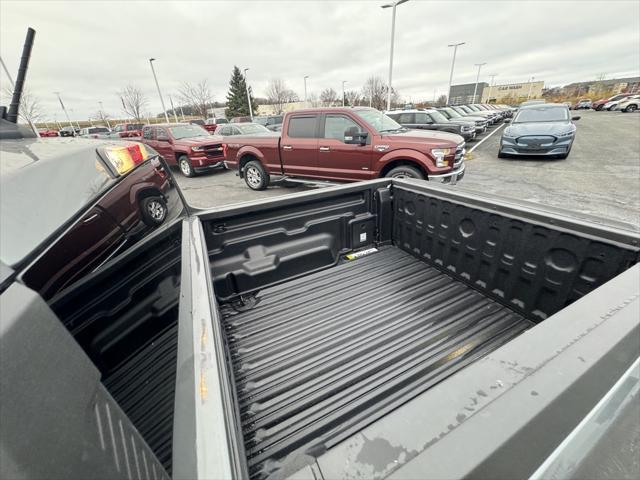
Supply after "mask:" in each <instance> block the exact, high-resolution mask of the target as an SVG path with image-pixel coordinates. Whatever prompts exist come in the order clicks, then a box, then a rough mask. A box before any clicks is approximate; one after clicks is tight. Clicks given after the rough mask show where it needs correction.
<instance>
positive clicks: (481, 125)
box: [436, 107, 489, 135]
mask: <svg viewBox="0 0 640 480" xmlns="http://www.w3.org/2000/svg"><path fill="white" fill-rule="evenodd" d="M436 110H438V111H439V112H440V113H442V114H443V115H444V116H445V117H446V118H447V119H449V120H453V121H457V120H466V121H470V122H473V123H474V124H475V127H476V135H479V134H481V133H484V132H486V131H487V126H488V125H489V119H488V118H487V117H484V116H474V115H462V114H460V113H458V112H457V111H456V110H454V109H453V108H452V107H440V108H437V109H436Z"/></svg>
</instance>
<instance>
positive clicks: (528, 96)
mask: <svg viewBox="0 0 640 480" xmlns="http://www.w3.org/2000/svg"><path fill="white" fill-rule="evenodd" d="M535 78H536V77H531V78H530V79H529V93H528V94H527V100H529V98H530V97H531V87H533V83H531V82H533V80H534V79H535Z"/></svg>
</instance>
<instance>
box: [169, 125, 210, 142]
mask: <svg viewBox="0 0 640 480" xmlns="http://www.w3.org/2000/svg"><path fill="white" fill-rule="evenodd" d="M169 130H170V131H171V135H173V138H175V139H176V140H180V139H182V138H193V137H208V136H209V132H207V131H206V130H205V129H204V128H202V127H201V126H200V125H178V126H177V127H171V128H169Z"/></svg>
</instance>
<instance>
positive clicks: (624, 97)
mask: <svg viewBox="0 0 640 480" xmlns="http://www.w3.org/2000/svg"><path fill="white" fill-rule="evenodd" d="M569 106H570V108H572V109H573V110H591V109H593V110H595V111H597V112H601V111H603V110H608V111H612V110H619V111H621V112H625V113H626V112H635V111H637V110H638V109H639V108H640V95H638V94H633V93H619V94H618V95H614V96H612V97H608V98H601V99H600V100H596V101H595V102H593V101H591V100H590V99H588V98H583V99H582V100H579V101H578V102H577V103H576V104H575V105H571V104H569Z"/></svg>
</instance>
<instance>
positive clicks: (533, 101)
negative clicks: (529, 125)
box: [520, 99, 547, 107]
mask: <svg viewBox="0 0 640 480" xmlns="http://www.w3.org/2000/svg"><path fill="white" fill-rule="evenodd" d="M544 103H547V102H546V100H542V99H538V100H527V101H525V102H522V103H521V104H520V106H521V107H527V106H529V105H542V104H544Z"/></svg>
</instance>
